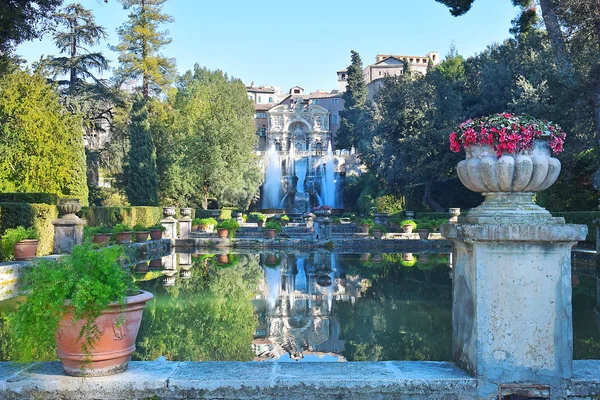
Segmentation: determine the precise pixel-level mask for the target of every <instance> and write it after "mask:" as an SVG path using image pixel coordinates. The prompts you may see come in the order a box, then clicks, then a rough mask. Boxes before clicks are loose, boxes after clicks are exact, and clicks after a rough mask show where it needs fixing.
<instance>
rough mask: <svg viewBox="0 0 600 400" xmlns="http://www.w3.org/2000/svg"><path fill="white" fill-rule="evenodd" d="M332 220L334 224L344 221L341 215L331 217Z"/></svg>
mask: <svg viewBox="0 0 600 400" xmlns="http://www.w3.org/2000/svg"><path fill="white" fill-rule="evenodd" d="M331 220H332V221H333V223H334V224H339V223H341V222H342V219H341V218H340V217H333V218H331Z"/></svg>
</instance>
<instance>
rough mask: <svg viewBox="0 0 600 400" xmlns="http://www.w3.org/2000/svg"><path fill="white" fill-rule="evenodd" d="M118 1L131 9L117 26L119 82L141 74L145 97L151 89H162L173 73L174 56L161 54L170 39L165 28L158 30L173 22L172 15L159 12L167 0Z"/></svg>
mask: <svg viewBox="0 0 600 400" xmlns="http://www.w3.org/2000/svg"><path fill="white" fill-rule="evenodd" d="M119 1H120V2H121V3H122V4H123V8H125V9H127V10H131V13H130V14H129V20H128V21H127V22H126V23H124V24H123V25H122V26H121V27H120V28H119V29H118V30H117V33H118V34H119V38H120V39H121V43H119V45H117V46H116V47H115V50H116V51H118V52H119V62H120V63H121V66H120V68H119V70H118V71H117V74H118V76H119V77H120V80H121V81H122V82H123V81H126V80H130V79H140V78H141V80H142V94H143V96H144V98H146V99H147V98H148V97H149V96H150V93H151V92H159V91H161V90H164V89H165V87H166V86H167V85H168V84H169V83H170V82H171V78H172V75H173V73H174V69H175V65H174V62H173V60H171V59H168V58H166V57H164V56H163V55H161V54H160V51H161V50H162V49H163V48H164V46H166V45H167V44H169V43H171V39H170V38H168V37H167V34H168V31H163V32H160V31H159V26H160V25H162V24H165V23H169V22H173V18H172V17H171V16H169V15H167V14H164V13H162V12H161V9H162V5H163V4H164V3H165V2H166V1H167V0H119Z"/></svg>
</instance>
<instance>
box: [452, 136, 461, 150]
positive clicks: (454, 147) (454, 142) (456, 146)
mask: <svg viewBox="0 0 600 400" xmlns="http://www.w3.org/2000/svg"><path fill="white" fill-rule="evenodd" d="M450 150H451V151H453V152H454V153H458V152H459V151H460V142H459V141H458V136H457V135H456V132H452V133H451V134H450Z"/></svg>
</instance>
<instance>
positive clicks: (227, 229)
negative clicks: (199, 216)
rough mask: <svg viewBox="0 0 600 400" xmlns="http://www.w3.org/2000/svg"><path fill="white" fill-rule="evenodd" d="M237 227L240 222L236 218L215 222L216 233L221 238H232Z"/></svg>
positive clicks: (238, 227)
mask: <svg viewBox="0 0 600 400" xmlns="http://www.w3.org/2000/svg"><path fill="white" fill-rule="evenodd" d="M238 229H240V224H239V223H238V222H237V220H235V219H233V218H230V219H226V220H224V221H221V222H219V223H218V224H217V235H218V237H219V238H221V239H226V238H228V237H229V238H231V239H233V238H234V237H235V232H236V231H237V230H238Z"/></svg>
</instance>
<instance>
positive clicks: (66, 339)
mask: <svg viewBox="0 0 600 400" xmlns="http://www.w3.org/2000/svg"><path fill="white" fill-rule="evenodd" d="M153 297H154V295H152V293H149V292H145V291H143V290H142V291H140V293H139V294H138V295H135V296H129V297H128V299H127V305H126V306H125V310H124V311H122V310H121V306H120V305H119V304H118V303H111V304H109V308H108V309H107V310H106V311H104V312H102V315H101V316H100V317H98V318H97V319H96V321H95V324H96V325H97V327H98V328H99V332H101V333H100V337H99V338H98V340H97V341H96V343H95V345H94V348H93V349H92V351H91V354H89V357H90V360H89V361H91V362H89V363H88V362H85V361H86V360H85V359H86V354H85V353H84V351H83V349H82V348H81V342H80V341H79V340H78V339H77V338H78V336H79V332H80V331H81V327H82V326H83V324H84V323H85V321H83V320H81V321H78V322H76V323H73V321H72V315H71V313H70V312H67V314H66V315H65V316H64V317H63V318H62V319H61V320H60V322H59V323H58V329H57V332H56V344H57V350H58V356H59V358H60V359H61V361H62V364H63V368H64V370H65V372H66V373H67V375H73V376H105V375H112V374H117V373H119V372H123V371H125V370H126V369H127V364H128V363H129V359H130V358H131V353H133V352H134V351H135V338H136V337H137V334H138V331H139V329H140V323H141V322H142V311H143V310H144V307H145V306H146V302H147V301H149V300H151V299H152V298H153ZM66 307H69V305H68V301H67V305H66ZM123 315H124V316H125V322H124V323H122V324H118V323H117V322H118V319H119V317H122V316H123Z"/></svg>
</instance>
